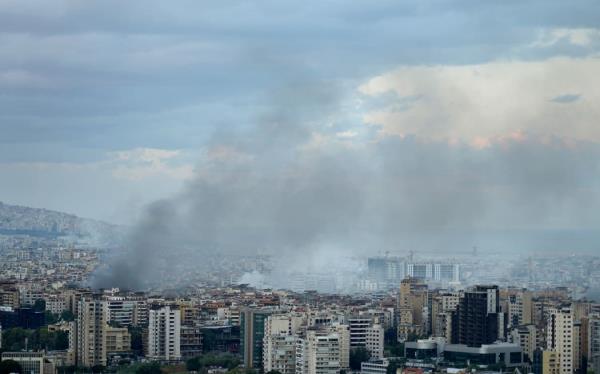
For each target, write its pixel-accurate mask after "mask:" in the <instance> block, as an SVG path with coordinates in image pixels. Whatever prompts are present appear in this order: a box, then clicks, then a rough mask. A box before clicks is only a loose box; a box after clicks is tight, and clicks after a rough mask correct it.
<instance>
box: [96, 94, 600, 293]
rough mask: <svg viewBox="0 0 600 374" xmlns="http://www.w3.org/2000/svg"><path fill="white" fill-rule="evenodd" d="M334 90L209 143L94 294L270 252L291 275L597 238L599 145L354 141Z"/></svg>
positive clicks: (151, 209)
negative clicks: (327, 262)
mask: <svg viewBox="0 0 600 374" xmlns="http://www.w3.org/2000/svg"><path fill="white" fill-rule="evenodd" d="M342 91H343V90H341V89H340V88H339V87H336V86H334V85H331V84H330V83H328V82H302V83H295V84H291V85H289V86H287V87H286V88H284V89H282V90H280V91H277V92H276V93H275V94H274V95H273V97H272V98H271V102H272V103H273V104H272V106H271V107H272V108H275V109H270V110H267V111H266V113H264V114H263V115H261V116H259V117H257V118H255V119H254V121H253V124H252V125H249V126H247V127H246V128H245V130H243V131H239V130H238V131H235V132H230V131H228V130H227V128H223V129H222V130H221V131H218V132H216V133H215V134H214V135H213V137H212V139H211V141H210V142H209V143H208V144H206V145H205V147H204V148H203V149H204V150H205V151H204V152H203V157H202V159H201V160H200V162H199V163H198V165H197V167H196V170H195V176H194V178H193V179H192V180H191V181H189V182H188V183H187V185H186V186H185V188H184V189H183V190H182V191H181V192H180V193H179V194H177V195H176V196H173V197H170V198H166V199H164V200H160V201H156V202H154V203H152V204H150V205H149V206H147V207H146V209H145V211H144V214H143V215H142V218H141V219H140V221H139V222H137V224H136V225H135V226H134V227H133V228H132V230H131V233H130V235H129V239H128V242H127V244H128V245H127V250H126V251H125V252H124V253H122V254H121V255H119V256H118V257H117V258H116V260H115V261H114V262H113V263H112V264H111V266H110V269H109V270H108V271H107V272H106V273H102V274H98V275H97V277H96V279H95V285H97V286H121V287H125V288H134V289H135V288H141V287H144V286H145V285H146V284H148V282H149V281H151V280H157V278H159V277H160V276H161V275H160V274H162V273H161V272H164V269H177V266H178V264H180V263H182V262H185V263H188V264H196V265H197V266H198V267H199V268H202V266H205V265H206V264H207V261H208V258H209V257H211V256H219V255H244V254H256V253H264V252H266V253H271V254H273V255H274V256H275V257H277V259H278V260H279V263H280V264H281V266H282V267H284V268H285V269H286V271H287V270H290V271H291V270H294V269H296V270H302V269H304V268H308V267H309V266H311V264H314V263H319V262H320V261H321V259H322V258H328V259H331V257H332V256H325V255H326V254H329V253H334V254H336V255H338V254H339V255H340V256H343V255H345V254H361V255H365V254H369V253H376V252H378V251H382V250H390V251H392V252H393V251H404V250H409V249H413V250H417V251H418V250H439V251H444V250H446V251H453V250H465V249H468V248H470V246H471V245H473V244H478V243H479V244H481V243H484V244H486V243H487V244H488V245H489V247H491V249H495V250H521V249H529V250H543V249H546V248H547V247H551V246H552V245H553V244H552V243H550V242H548V241H544V240H543V237H544V232H545V230H553V229H574V228H588V229H596V228H597V225H596V224H595V222H598V218H600V217H598V212H599V210H598V207H599V205H600V204H599V203H600V192H599V191H600V189H598V182H599V178H598V175H599V173H598V171H599V170H600V169H599V163H598V160H600V151H599V149H598V147H597V146H595V145H593V144H586V143H582V142H577V143H576V144H575V145H573V142H566V141H565V140H564V139H560V138H548V137H544V138H543V139H542V138H540V137H537V136H536V134H528V133H525V134H524V136H523V137H520V138H518V139H501V140H499V141H498V142H496V143H491V144H490V145H489V146H488V147H485V148H483V149H480V148H474V147H472V146H471V145H469V144H462V143H455V142H448V141H444V140H435V141H434V140H428V139H423V138H420V137H418V136H412V135H410V134H406V135H404V136H399V135H394V136H381V134H378V133H377V129H376V128H375V129H373V131H372V132H367V133H361V134H358V135H355V134H353V133H347V132H344V123H339V122H338V120H339V118H340V113H343V112H344V110H345V104H344V103H345V102H346V99H347V98H346V97H344V95H343V94H342ZM342 121H343V120H342ZM523 230H532V232H534V234H533V236H531V235H530V236H528V235H524V236H523V235H521V234H520V233H522V231H523ZM486 233H487V234H486ZM489 233H495V234H493V235H490V234H489ZM519 235H521V236H519ZM486 240H487V242H486ZM596 244H597V243H595V242H594V241H589V240H584V241H580V242H577V243H575V244H574V245H575V247H577V248H571V249H581V250H589V249H590V248H594V246H595V245H596Z"/></svg>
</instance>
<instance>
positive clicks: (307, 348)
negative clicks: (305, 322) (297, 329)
mask: <svg viewBox="0 0 600 374" xmlns="http://www.w3.org/2000/svg"><path fill="white" fill-rule="evenodd" d="M341 341H342V338H341V337H340V334H339V333H335V332H329V333H327V332H323V331H317V330H308V331H307V332H306V337H305V338H300V339H298V342H297V347H296V374H337V373H339V371H340V369H341V368H342V367H341V362H340V345H341V343H342V342H341Z"/></svg>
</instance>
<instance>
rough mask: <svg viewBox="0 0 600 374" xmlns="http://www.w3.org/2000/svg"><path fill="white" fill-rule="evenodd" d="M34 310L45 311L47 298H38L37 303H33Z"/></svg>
mask: <svg viewBox="0 0 600 374" xmlns="http://www.w3.org/2000/svg"><path fill="white" fill-rule="evenodd" d="M33 310H35V311H36V312H43V311H45V310H46V300H44V299H37V300H36V301H35V303H33Z"/></svg>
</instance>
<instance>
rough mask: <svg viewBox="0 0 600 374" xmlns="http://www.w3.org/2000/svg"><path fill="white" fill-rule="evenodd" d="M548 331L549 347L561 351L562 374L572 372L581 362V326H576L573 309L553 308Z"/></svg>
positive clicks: (547, 340) (547, 343)
mask: <svg viewBox="0 0 600 374" xmlns="http://www.w3.org/2000/svg"><path fill="white" fill-rule="evenodd" d="M546 332H547V335H546V347H547V349H548V350H550V351H554V352H558V353H559V356H560V360H559V361H560V374H572V373H573V372H574V371H575V370H576V369H578V368H579V365H580V362H581V351H580V343H579V328H578V327H576V326H575V321H574V318H573V311H572V309H571V308H570V307H560V308H553V309H551V310H550V311H549V318H548V322H547V327H546Z"/></svg>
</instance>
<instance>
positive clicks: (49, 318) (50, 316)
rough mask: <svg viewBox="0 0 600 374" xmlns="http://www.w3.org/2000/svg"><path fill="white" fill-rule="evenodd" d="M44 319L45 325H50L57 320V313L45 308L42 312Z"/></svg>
mask: <svg viewBox="0 0 600 374" xmlns="http://www.w3.org/2000/svg"><path fill="white" fill-rule="evenodd" d="M44 320H45V322H46V325H51V324H53V323H56V322H58V315H56V314H53V313H52V312H50V311H49V310H46V311H45V312H44Z"/></svg>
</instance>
